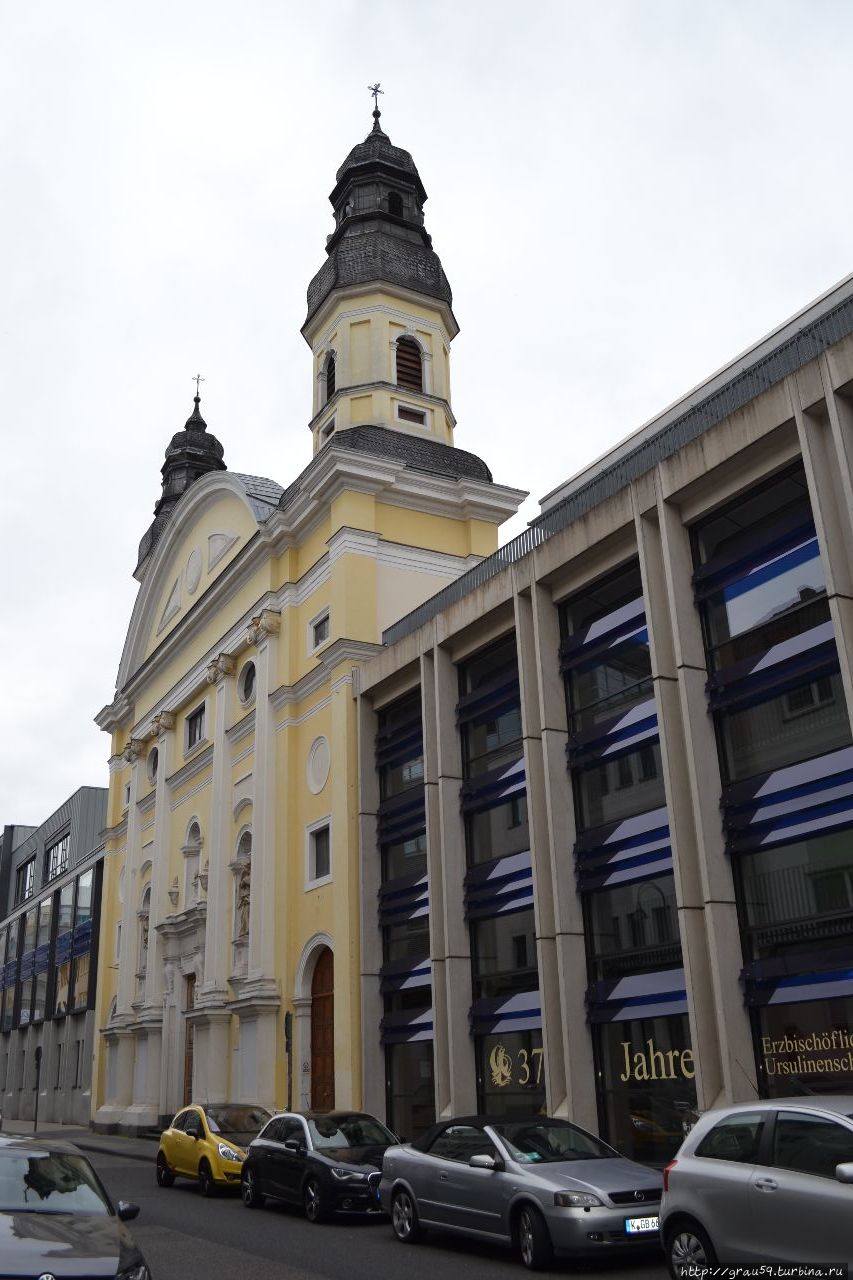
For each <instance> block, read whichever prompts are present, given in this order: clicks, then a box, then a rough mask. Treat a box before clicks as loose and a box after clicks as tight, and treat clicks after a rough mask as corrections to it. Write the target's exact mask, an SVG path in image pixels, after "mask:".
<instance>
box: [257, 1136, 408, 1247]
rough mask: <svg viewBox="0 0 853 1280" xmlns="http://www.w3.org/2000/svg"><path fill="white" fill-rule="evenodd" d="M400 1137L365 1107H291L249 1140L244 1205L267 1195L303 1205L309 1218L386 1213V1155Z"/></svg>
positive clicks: (260, 1200) (322, 1218)
mask: <svg viewBox="0 0 853 1280" xmlns="http://www.w3.org/2000/svg"><path fill="white" fill-rule="evenodd" d="M396 1142H397V1138H395V1137H394V1134H393V1133H392V1132H391V1130H390V1129H386V1128H385V1126H384V1124H380V1122H379V1121H378V1120H376V1119H375V1118H374V1117H373V1116H369V1115H366V1114H365V1113H364V1112H363V1111H323V1112H314V1111H305V1112H295V1111H288V1112H285V1113H284V1114H283V1115H278V1116H273V1118H272V1120H270V1122H269V1124H267V1125H266V1126H265V1127H264V1128H263V1129H262V1130H261V1132H260V1133H259V1134H258V1136H257V1138H255V1139H253V1141H252V1142H251V1143H250V1144H249V1154H248V1156H247V1157H246V1160H245V1161H244V1164H243V1172H242V1178H241V1188H242V1193H243V1203H244V1204H245V1205H247V1206H248V1208H250V1209H258V1208H260V1206H261V1205H262V1204H263V1203H264V1199H265V1198H266V1197H267V1196H271V1197H272V1198H273V1199H276V1200H286V1201H289V1202H290V1203H291V1204H301V1205H302V1206H303V1208H304V1210H305V1216H306V1217H307V1218H308V1221H309V1222H322V1221H323V1220H324V1219H325V1218H328V1217H329V1216H330V1214H332V1213H381V1212H382V1210H381V1206H380V1204H379V1182H380V1179H381V1177H382V1173H381V1170H382V1156H383V1154H384V1153H385V1150H386V1148H387V1147H390V1146H393V1145H394V1143H396Z"/></svg>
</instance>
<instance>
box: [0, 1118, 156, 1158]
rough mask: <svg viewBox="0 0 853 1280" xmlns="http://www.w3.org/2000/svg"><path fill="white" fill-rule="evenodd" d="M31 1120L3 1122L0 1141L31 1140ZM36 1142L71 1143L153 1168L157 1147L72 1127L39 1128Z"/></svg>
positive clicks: (148, 1142) (147, 1141)
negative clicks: (149, 1163) (148, 1163)
mask: <svg viewBox="0 0 853 1280" xmlns="http://www.w3.org/2000/svg"><path fill="white" fill-rule="evenodd" d="M32 1133H33V1122H32V1120H4V1122H3V1128H2V1130H0V1137H6V1138H14V1137H27V1138H29V1137H32ZM37 1136H38V1137H39V1138H44V1139H47V1140H49V1139H51V1138H53V1139H54V1140H56V1139H61V1140H62V1141H63V1142H73V1143H74V1145H75V1147H79V1148H80V1150H81V1151H90V1152H94V1153H96V1154H100V1155H110V1156H123V1157H124V1158H125V1159H126V1160H148V1161H150V1162H151V1163H152V1164H153V1162H154V1158H155V1156H156V1155H157V1143H156V1142H155V1141H154V1140H153V1139H152V1138H126V1137H124V1136H123V1135H122V1134H120V1133H95V1132H94V1130H93V1129H84V1128H83V1127H82V1125H74V1124H51V1123H47V1124H40V1125H39V1128H38V1135H37Z"/></svg>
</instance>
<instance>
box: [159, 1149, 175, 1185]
mask: <svg viewBox="0 0 853 1280" xmlns="http://www.w3.org/2000/svg"><path fill="white" fill-rule="evenodd" d="M174 1182H175V1175H174V1174H173V1173H172V1170H171V1169H170V1168H169V1166H168V1165H167V1164H166V1157H165V1156H164V1155H163V1152H162V1151H158V1152H157V1186H158V1187H171V1186H173V1185H174Z"/></svg>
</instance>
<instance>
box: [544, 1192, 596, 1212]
mask: <svg viewBox="0 0 853 1280" xmlns="http://www.w3.org/2000/svg"><path fill="white" fill-rule="evenodd" d="M554 1204H555V1205H557V1206H559V1208H561V1209H594V1208H596V1207H597V1206H599V1205H600V1204H601V1201H600V1200H599V1198H598V1196H593V1195H590V1193H589V1192H588V1191H555V1192H554Z"/></svg>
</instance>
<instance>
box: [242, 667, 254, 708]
mask: <svg viewBox="0 0 853 1280" xmlns="http://www.w3.org/2000/svg"><path fill="white" fill-rule="evenodd" d="M254 697H255V664H254V662H247V663H246V665H245V667H244V668H243V670H242V671H241V673H240V701H241V702H252V701H253V699H254Z"/></svg>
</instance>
